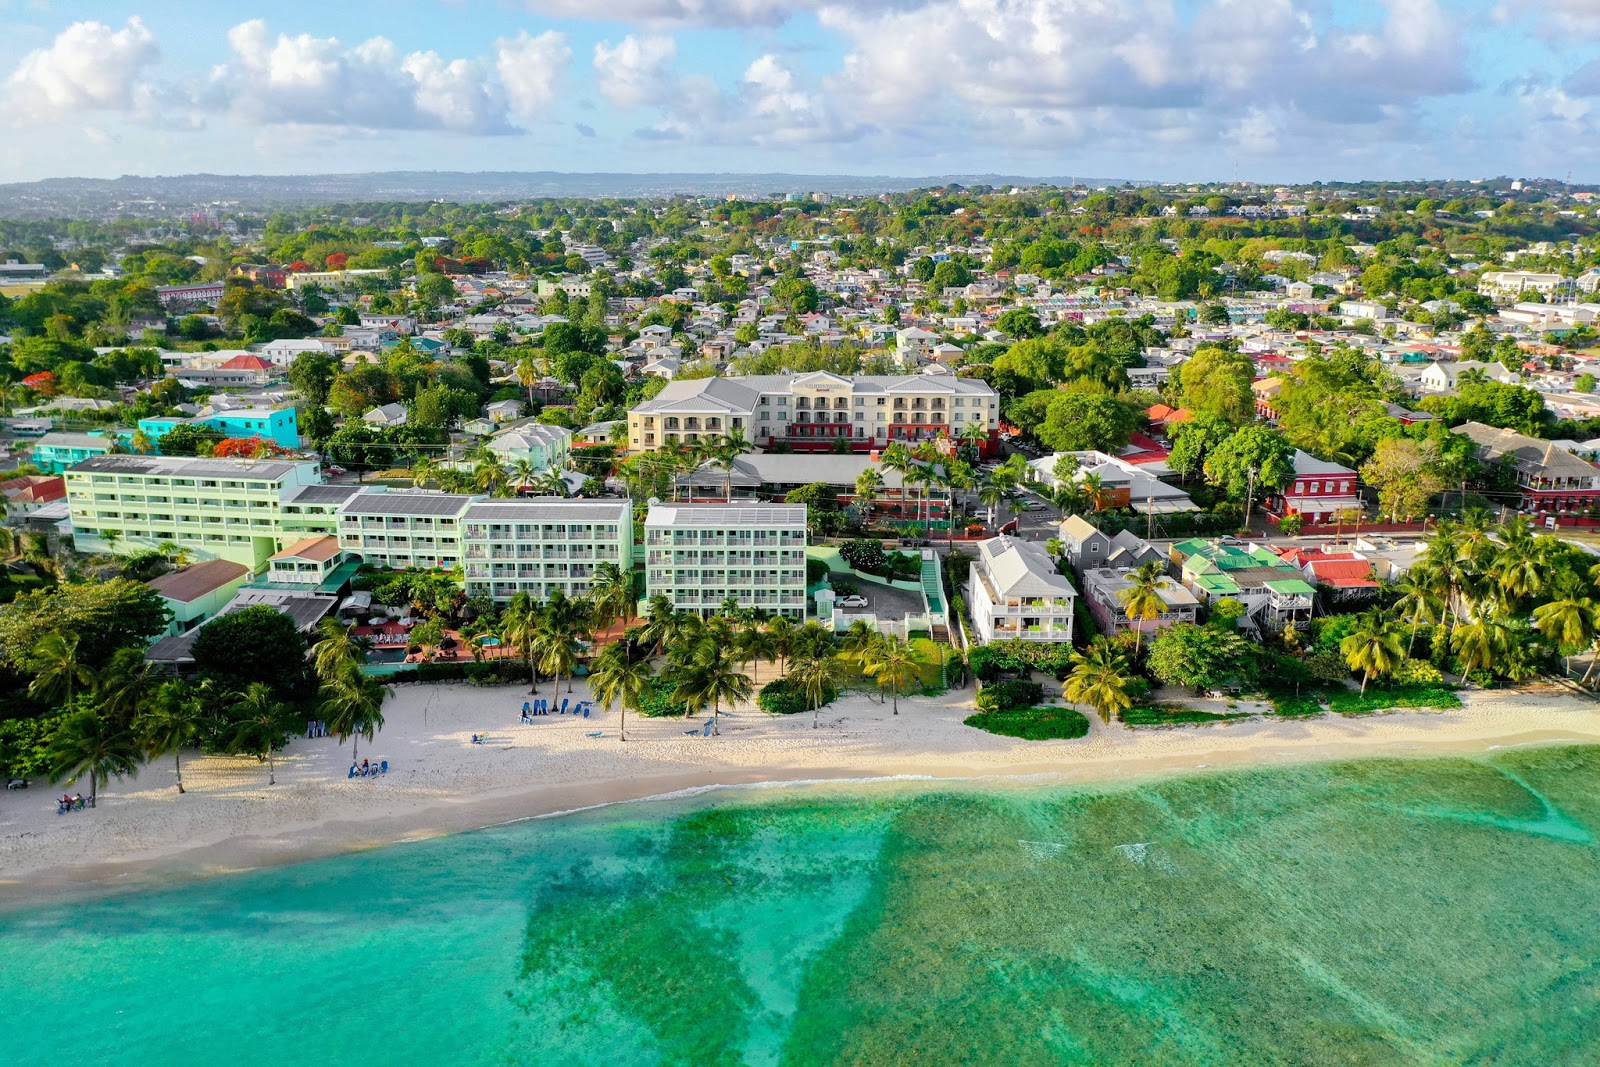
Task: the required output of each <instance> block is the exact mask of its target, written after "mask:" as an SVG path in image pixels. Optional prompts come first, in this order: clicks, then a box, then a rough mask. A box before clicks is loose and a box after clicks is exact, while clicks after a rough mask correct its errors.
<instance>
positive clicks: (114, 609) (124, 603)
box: [0, 578, 170, 676]
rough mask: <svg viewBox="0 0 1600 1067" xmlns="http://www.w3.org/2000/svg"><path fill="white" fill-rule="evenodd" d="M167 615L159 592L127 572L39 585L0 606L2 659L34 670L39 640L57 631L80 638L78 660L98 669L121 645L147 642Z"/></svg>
mask: <svg viewBox="0 0 1600 1067" xmlns="http://www.w3.org/2000/svg"><path fill="white" fill-rule="evenodd" d="M169 619H170V615H169V613H168V611H167V608H166V606H165V605H164V604H163V603H162V601H161V597H160V596H159V595H158V594H156V593H155V592H154V591H152V590H151V589H150V588H149V587H148V586H147V585H145V584H144V583H143V582H136V581H133V580H131V579H128V578H112V579H109V580H107V581H103V582H67V583H64V584H61V585H56V586H52V587H49V588H44V589H36V590H33V591H31V592H26V593H23V594H21V595H20V596H18V597H17V598H16V599H15V600H13V601H12V602H11V603H10V604H7V605H5V606H4V607H3V608H0V661H3V662H4V663H5V664H6V665H7V666H9V667H11V668H12V669H13V670H16V671H18V672H19V673H22V674H24V675H28V676H32V675H34V674H36V673H37V672H38V669H39V666H40V663H39V659H38V657H37V653H38V650H39V647H40V644H41V642H42V641H43V640H44V639H45V637H47V636H48V635H50V634H52V633H57V634H63V635H71V636H72V637H74V638H76V639H77V648H76V655H77V658H78V660H79V661H80V662H82V663H83V664H84V665H85V666H87V667H88V668H89V669H90V670H98V669H99V668H100V667H101V666H103V665H104V664H105V663H106V661H107V660H109V659H110V658H111V654H112V653H113V652H115V651H116V650H117V649H119V648H124V647H127V646H130V645H137V646H139V647H141V648H142V647H143V646H145V645H146V644H148V643H149V642H150V640H151V639H152V638H154V637H156V636H157V635H159V634H161V633H163V632H164V631H165V630H166V628H167V623H168V620H169Z"/></svg>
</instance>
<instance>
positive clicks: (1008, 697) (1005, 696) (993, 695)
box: [975, 681, 1044, 712]
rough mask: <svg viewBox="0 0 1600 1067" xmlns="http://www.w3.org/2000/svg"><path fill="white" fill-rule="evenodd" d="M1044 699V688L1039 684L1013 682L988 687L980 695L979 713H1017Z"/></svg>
mask: <svg viewBox="0 0 1600 1067" xmlns="http://www.w3.org/2000/svg"><path fill="white" fill-rule="evenodd" d="M1043 699H1044V686H1042V685H1040V684H1039V683H1038V682H1030V681H1011V682H995V683H994V684H992V685H986V686H984V687H983V689H982V690H980V691H979V693H978V698H977V700H976V702H975V703H976V704H977V705H978V710H979V711H984V712H996V711H1016V710H1017V709H1018V708H1027V707H1032V706H1033V705H1035V704H1037V703H1039V701H1041V700H1043Z"/></svg>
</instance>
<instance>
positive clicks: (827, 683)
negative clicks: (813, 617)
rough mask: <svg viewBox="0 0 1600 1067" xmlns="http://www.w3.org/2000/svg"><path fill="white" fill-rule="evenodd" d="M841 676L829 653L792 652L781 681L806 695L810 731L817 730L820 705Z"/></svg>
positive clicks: (833, 654) (819, 650) (825, 650)
mask: <svg viewBox="0 0 1600 1067" xmlns="http://www.w3.org/2000/svg"><path fill="white" fill-rule="evenodd" d="M843 675H844V671H843V667H842V666H841V664H840V662H839V655H838V653H836V652H834V651H832V650H831V649H828V648H815V647H808V648H805V649H804V650H803V651H797V652H796V654H795V656H794V661H793V662H792V663H791V664H790V665H789V670H788V673H787V674H785V676H784V677H786V678H788V679H789V681H790V682H792V683H793V684H795V685H796V686H798V687H799V689H800V691H801V692H802V693H804V694H805V695H806V701H807V703H809V704H810V705H811V728H812V729H813V730H816V729H818V728H820V726H821V721H820V720H821V715H822V704H823V701H824V700H826V699H827V696H828V693H829V691H830V690H834V689H836V688H837V687H838V685H839V682H840V680H841V679H842V678H843Z"/></svg>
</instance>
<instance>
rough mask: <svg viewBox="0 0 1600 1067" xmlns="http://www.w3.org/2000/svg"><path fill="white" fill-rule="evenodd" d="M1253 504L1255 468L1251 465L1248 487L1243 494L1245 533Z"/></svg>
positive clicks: (1254, 501)
mask: <svg viewBox="0 0 1600 1067" xmlns="http://www.w3.org/2000/svg"><path fill="white" fill-rule="evenodd" d="M1255 506H1256V469H1255V468H1254V467H1251V468H1250V483H1249V488H1248V489H1247V490H1246V491H1245V495H1244V531H1245V533H1249V532H1250V513H1251V512H1252V511H1254V510H1255Z"/></svg>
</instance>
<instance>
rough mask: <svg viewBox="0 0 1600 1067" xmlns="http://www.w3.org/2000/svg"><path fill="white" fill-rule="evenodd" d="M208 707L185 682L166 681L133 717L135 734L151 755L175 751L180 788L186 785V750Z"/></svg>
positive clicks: (153, 756)
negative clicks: (184, 777) (184, 758)
mask: <svg viewBox="0 0 1600 1067" xmlns="http://www.w3.org/2000/svg"><path fill="white" fill-rule="evenodd" d="M204 719H205V709H204V708H203V707H202V706H201V704H200V701H199V700H198V699H197V698H196V697H195V696H194V694H192V693H191V692H190V689H189V686H188V685H186V684H185V683H183V682H179V681H170V682H163V683H162V684H161V685H160V686H159V687H157V689H156V691H155V693H154V694H153V695H152V697H151V699H150V700H149V702H148V703H147V704H146V706H145V708H144V710H143V711H142V712H140V714H139V717H138V718H137V719H135V720H134V734H135V736H136V737H137V738H138V742H139V745H140V746H141V747H142V748H143V749H144V752H145V755H146V757H147V758H149V759H160V758H161V757H162V756H165V755H166V754H167V753H169V752H170V753H172V770H173V774H174V776H175V777H176V779H177V784H178V792H179V794H182V793H183V792H184V789H183V750H184V748H186V747H187V746H189V745H192V744H194V743H195V742H196V741H197V740H198V739H199V736H200V725H201V723H202V722H203V721H204Z"/></svg>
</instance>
